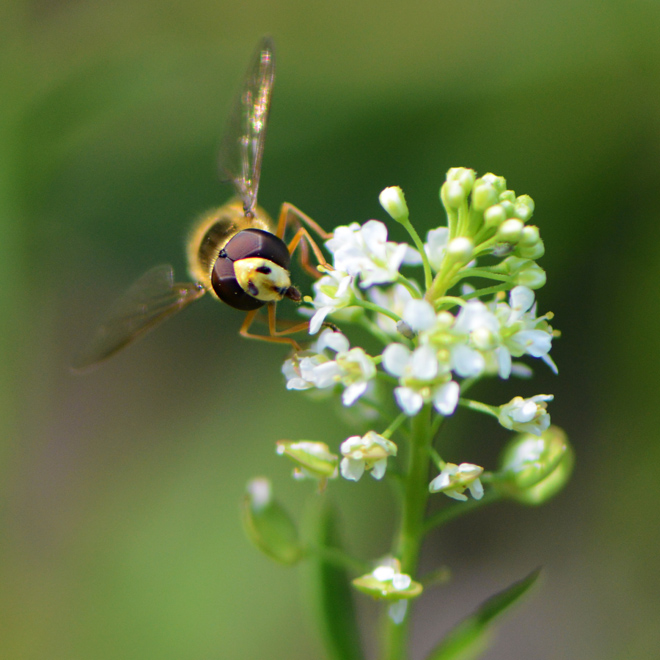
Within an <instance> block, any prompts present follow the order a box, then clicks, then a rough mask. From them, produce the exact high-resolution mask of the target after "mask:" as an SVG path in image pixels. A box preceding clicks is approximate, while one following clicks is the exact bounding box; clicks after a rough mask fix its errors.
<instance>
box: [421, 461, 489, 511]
mask: <svg viewBox="0 0 660 660" xmlns="http://www.w3.org/2000/svg"><path fill="white" fill-rule="evenodd" d="M483 471H484V469H483V468H482V467H480V466H479V465H474V464H473V463H461V464H460V465H456V464H455V463H446V464H445V467H444V468H443V469H442V472H440V474H439V475H438V476H437V477H436V478H435V479H433V481H432V482H431V483H430V484H429V491H430V492H431V493H444V494H445V495H447V497H451V498H452V499H454V500H459V501H461V502H465V501H467V495H464V494H463V491H465V489H466V488H467V489H468V490H469V491H470V494H471V495H472V497H474V499H475V500H480V499H481V498H482V497H483V495H484V488H483V486H482V485H481V481H480V480H479V477H480V476H481V473H482V472H483Z"/></svg>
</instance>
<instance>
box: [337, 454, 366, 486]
mask: <svg viewBox="0 0 660 660" xmlns="http://www.w3.org/2000/svg"><path fill="white" fill-rule="evenodd" d="M340 470H341V476H342V477H344V479H348V480H349V481H359V480H360V477H361V476H362V475H363V474H364V461H356V460H354V459H352V458H342V460H341V465H340Z"/></svg>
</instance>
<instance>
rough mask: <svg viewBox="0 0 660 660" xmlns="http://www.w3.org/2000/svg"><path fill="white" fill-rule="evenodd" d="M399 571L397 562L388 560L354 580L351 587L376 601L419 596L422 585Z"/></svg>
mask: <svg viewBox="0 0 660 660" xmlns="http://www.w3.org/2000/svg"><path fill="white" fill-rule="evenodd" d="M399 571H400V565H399V562H398V561H397V560H396V559H389V560H387V561H386V562H385V563H384V564H383V565H381V566H378V567H376V568H375V569H374V570H373V571H372V572H371V573H367V574H366V575H362V576H361V577H359V578H355V579H354V580H353V586H354V587H355V588H356V589H357V590H358V591H361V592H362V593H363V594H367V596H371V597H372V598H374V599H376V600H389V601H398V600H410V599H411V598H417V596H419V595H421V593H422V591H423V587H422V585H421V584H420V583H419V582H415V580H413V579H412V578H411V577H410V576H409V575H406V574H405V573H400V572H399Z"/></svg>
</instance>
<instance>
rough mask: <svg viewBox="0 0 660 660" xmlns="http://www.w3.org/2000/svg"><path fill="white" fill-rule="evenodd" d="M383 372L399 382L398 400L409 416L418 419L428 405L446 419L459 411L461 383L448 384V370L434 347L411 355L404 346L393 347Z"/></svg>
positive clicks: (424, 346)
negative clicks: (457, 406) (427, 403)
mask: <svg viewBox="0 0 660 660" xmlns="http://www.w3.org/2000/svg"><path fill="white" fill-rule="evenodd" d="M383 368H384V369H385V371H387V372H388V373H390V374H392V375H393V376H397V377H398V378H399V383H400V386H399V387H396V388H395V389H394V397H395V399H396V402H397V404H398V405H399V407H400V408H401V410H403V412H405V413H406V415H409V416H411V417H412V416H413V415H416V414H417V413H418V412H419V411H420V410H421V408H422V406H423V405H424V403H425V402H427V401H432V402H433V405H434V407H435V409H436V410H437V411H438V412H439V413H441V414H443V415H451V414H452V413H453V412H454V410H455V409H456V405H457V403H458V396H459V391H460V388H459V386H458V383H455V382H453V381H447V374H446V370H447V367H446V366H445V365H441V364H440V363H439V361H438V358H437V355H436V351H435V349H434V348H432V347H431V346H426V345H423V346H419V347H418V348H416V349H415V350H414V351H411V350H410V349H409V348H407V347H406V346H404V345H403V344H398V343H394V344H390V345H389V346H388V347H387V348H386V349H385V351H384V352H383ZM439 379H440V380H441V382H437V381H438V380H439Z"/></svg>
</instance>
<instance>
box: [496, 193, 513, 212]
mask: <svg viewBox="0 0 660 660" xmlns="http://www.w3.org/2000/svg"><path fill="white" fill-rule="evenodd" d="M500 197H501V195H500ZM499 206H501V207H502V208H503V209H504V214H505V216H506V217H507V218H514V217H515V211H516V208H515V206H514V205H513V202H512V201H510V200H507V199H501V200H500V203H499Z"/></svg>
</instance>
